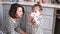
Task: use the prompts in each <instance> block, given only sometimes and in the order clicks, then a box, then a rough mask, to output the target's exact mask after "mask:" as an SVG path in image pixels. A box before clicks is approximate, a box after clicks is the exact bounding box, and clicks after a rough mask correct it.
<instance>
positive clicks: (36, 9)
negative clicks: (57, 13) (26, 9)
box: [33, 6, 41, 12]
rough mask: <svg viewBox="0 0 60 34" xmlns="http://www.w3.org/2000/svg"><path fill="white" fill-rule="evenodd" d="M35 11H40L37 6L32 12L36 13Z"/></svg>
mask: <svg viewBox="0 0 60 34" xmlns="http://www.w3.org/2000/svg"><path fill="white" fill-rule="evenodd" d="M37 11H41V10H40V8H39V6H36V7H34V8H33V12H37Z"/></svg>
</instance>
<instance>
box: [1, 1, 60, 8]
mask: <svg viewBox="0 0 60 34" xmlns="http://www.w3.org/2000/svg"><path fill="white" fill-rule="evenodd" d="M0 3H2V4H13V3H19V4H21V5H29V6H32V5H34V4H36V2H26V1H24V2H0ZM40 4H41V5H42V7H48V8H60V5H57V4H48V3H45V4H43V3H40Z"/></svg>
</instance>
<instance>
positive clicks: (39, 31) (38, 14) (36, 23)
mask: <svg viewBox="0 0 60 34" xmlns="http://www.w3.org/2000/svg"><path fill="white" fill-rule="evenodd" d="M29 22H31V23H32V34H43V23H44V19H43V16H42V7H41V5H40V4H35V5H34V6H33V7H32V12H31V14H30V16H29Z"/></svg>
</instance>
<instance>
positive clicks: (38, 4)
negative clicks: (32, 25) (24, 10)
mask: <svg viewBox="0 0 60 34" xmlns="http://www.w3.org/2000/svg"><path fill="white" fill-rule="evenodd" d="M36 6H39V8H40V10H41V11H42V6H41V5H40V3H37V4H34V5H33V6H32V10H33V8H34V7H36Z"/></svg>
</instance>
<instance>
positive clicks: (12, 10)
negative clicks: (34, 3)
mask: <svg viewBox="0 0 60 34" xmlns="http://www.w3.org/2000/svg"><path fill="white" fill-rule="evenodd" d="M18 7H21V8H22V9H23V10H22V12H23V13H24V8H23V7H22V5H20V4H17V3H14V4H12V5H11V7H10V10H9V16H10V17H12V18H17V17H16V11H17V8H18Z"/></svg>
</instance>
